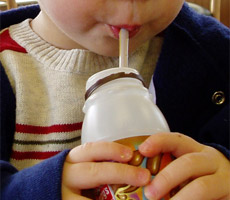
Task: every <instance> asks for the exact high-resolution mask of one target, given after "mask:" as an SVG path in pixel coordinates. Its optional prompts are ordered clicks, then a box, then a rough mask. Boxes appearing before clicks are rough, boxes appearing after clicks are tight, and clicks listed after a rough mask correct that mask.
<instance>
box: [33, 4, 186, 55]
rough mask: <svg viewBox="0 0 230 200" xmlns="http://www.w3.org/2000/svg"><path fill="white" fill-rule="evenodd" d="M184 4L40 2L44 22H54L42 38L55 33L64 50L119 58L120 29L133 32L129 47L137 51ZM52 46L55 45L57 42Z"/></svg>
mask: <svg viewBox="0 0 230 200" xmlns="http://www.w3.org/2000/svg"><path fill="white" fill-rule="evenodd" d="M183 2H184V0H173V1H172V0H56V1H53V0H40V1H39V3H40V6H41V9H42V11H43V12H42V13H41V15H43V17H42V18H43V20H44V19H45V20H46V21H49V19H50V20H51V21H49V22H50V24H49V27H47V28H48V29H49V30H50V31H49V34H50V35H49V36H47V38H46V36H44V35H43V37H44V39H47V40H49V39H48V38H50V37H52V34H53V36H54V35H55V34H56V36H57V35H59V34H60V33H61V34H60V35H59V38H57V39H58V41H57V42H58V46H59V47H61V48H65V49H71V48H80V49H88V50H90V51H93V52H95V53H98V54H101V55H106V56H117V55H118V51H119V42H118V30H119V28H120V27H126V28H128V29H129V30H130V35H131V38H130V47H129V48H130V51H134V50H135V49H136V48H137V47H139V46H140V45H141V44H142V43H144V42H145V41H147V40H149V39H150V38H152V37H153V36H155V35H156V34H158V33H159V32H161V31H162V30H164V29H165V28H166V27H167V26H168V25H169V24H170V23H171V22H172V20H174V18H175V17H176V15H177V14H178V12H179V11H180V9H181V7H182V5H183ZM35 21H36V20H35ZM51 22H52V23H51ZM43 24H46V25H47V23H43ZM39 26H41V24H40V25H38V27H39ZM56 27H57V28H58V29H56ZM41 30H42V29H41ZM60 30H61V31H60ZM57 31H58V32H59V34H58V33H57ZM63 33H64V34H63ZM67 41H68V42H67ZM70 41H71V42H70ZM52 43H54V45H55V41H54V40H53V41H52Z"/></svg>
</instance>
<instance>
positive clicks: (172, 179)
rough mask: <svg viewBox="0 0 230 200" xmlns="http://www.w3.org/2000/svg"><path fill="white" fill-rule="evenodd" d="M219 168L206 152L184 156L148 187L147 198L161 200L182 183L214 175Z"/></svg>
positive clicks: (162, 172)
mask: <svg viewBox="0 0 230 200" xmlns="http://www.w3.org/2000/svg"><path fill="white" fill-rule="evenodd" d="M217 168H218V166H217V164H216V163H215V162H213V159H212V158H211V156H209V154H208V153H206V152H202V153H190V154H186V155H183V156H181V157H180V158H178V159H176V160H174V161H173V162H172V163H170V164H169V165H167V166H166V167H165V168H164V169H163V170H162V171H160V172H159V174H157V176H156V177H155V178H154V179H153V181H152V182H151V183H150V184H149V185H148V186H146V188H145V191H146V196H147V197H152V196H154V197H155V198H156V199H160V197H162V196H164V195H165V194H167V193H168V191H170V190H172V189H173V188H175V187H177V186H178V185H180V184H181V183H183V182H185V181H187V180H189V179H194V178H197V177H200V176H205V175H209V174H214V173H215V172H216V171H217ZM190 192H191V191H190ZM150 199H151V198H150ZM181 199H183V198H181ZM185 199H186V198H185ZM194 199H196V198H194Z"/></svg>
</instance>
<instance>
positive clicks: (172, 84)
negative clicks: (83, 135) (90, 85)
mask: <svg viewBox="0 0 230 200" xmlns="http://www.w3.org/2000/svg"><path fill="white" fill-rule="evenodd" d="M39 6H40V7H38V6H32V7H22V8H19V9H16V10H12V11H8V12H3V13H1V20H2V24H1V25H2V32H1V45H0V47H1V48H0V52H1V53H0V59H1V65H2V66H1V160H2V161H1V198H2V199H39V200H40V199H49V200H50V199H55V200H57V199H64V200H66V199H77V198H80V199H85V198H86V196H87V195H88V194H87V195H86V196H85V190H86V191H87V192H88V193H89V191H90V190H89V189H92V188H95V187H97V186H99V185H103V184H130V185H134V186H146V187H145V194H146V196H147V198H148V199H160V198H161V197H163V196H164V194H166V193H168V192H169V191H170V190H171V189H173V188H175V187H176V186H177V185H179V184H181V183H183V182H185V181H188V180H189V183H188V184H187V185H186V186H185V187H183V188H182V189H181V190H180V191H179V192H178V193H177V194H175V196H174V197H173V198H172V199H186V200H189V199H193V200H194V199H196V200H199V199H202V200H203V199H229V198H230V195H229V180H230V170H229V169H230V164H229V161H228V158H229V150H228V149H229V129H228V127H229V113H228V101H229V99H228V97H229V93H228V92H229V82H228V81H229V79H228V75H229V71H228V70H229V63H228V62H229V41H230V39H229V29H228V28H227V27H225V26H223V25H222V24H220V23H219V22H217V21H216V20H215V19H213V18H212V17H206V16H201V15H199V14H197V13H195V12H194V11H192V10H191V9H190V8H189V7H188V5H187V4H186V3H184V1H183V0H174V1H173V2H172V1H171V0H148V1H141V0H134V1H131V0H122V1H119V0H87V1H85V0H68V1H65V0H59V1H55V3H54V2H53V1H51V0H40V1H39ZM40 9H41V11H40ZM31 18H32V19H31ZM120 28H126V29H127V30H128V31H129V33H130V47H129V48H130V55H129V60H130V61H129V66H130V67H132V68H135V69H137V70H138V71H139V72H140V73H141V75H142V76H143V78H144V79H145V81H146V83H148V84H150V85H152V86H153V83H154V86H155V92H156V103H157V105H158V106H159V108H160V109H161V111H162V112H163V114H164V115H165V117H166V119H167V121H168V123H169V126H170V129H171V131H174V132H175V131H176V132H180V133H160V134H155V135H152V136H150V137H149V138H148V139H147V140H146V141H145V142H143V143H142V144H141V145H140V147H139V151H140V152H141V153H142V154H143V155H144V156H150V157H152V156H154V155H156V154H158V153H160V152H170V153H172V154H173V155H174V156H175V157H176V158H177V159H175V160H174V161H173V162H172V163H171V164H169V165H168V166H167V167H166V168H164V169H163V170H162V171H161V172H160V173H159V174H158V175H157V176H156V178H154V179H153V180H152V181H150V173H149V172H148V170H147V169H140V168H136V167H134V166H129V165H127V164H125V163H127V162H128V161H129V160H130V159H131V157H132V152H131V150H130V149H129V148H127V147H125V146H122V145H119V144H116V143H111V142H96V143H90V144H86V145H79V144H80V132H81V125H82V121H83V113H82V111H81V110H82V106H83V104H84V92H85V90H84V87H85V82H86V80H87V79H88V77H89V76H90V75H92V74H94V73H96V72H98V71H100V70H103V69H107V68H111V67H117V66H118V58H117V56H118V32H119V29H120ZM153 73H154V77H153V79H151V77H152V74H153ZM151 88H153V87H151ZM182 133H183V134H182ZM149 134H151V133H149ZM186 135H187V136H186ZM192 138H193V139H192ZM195 140H196V141H195ZM78 145H79V146H78ZM68 149H72V150H68ZM102 160H103V161H104V162H101V161H102ZM106 160H114V161H117V162H116V163H115V162H114V163H112V162H105V161H106ZM87 192H86V193H87Z"/></svg>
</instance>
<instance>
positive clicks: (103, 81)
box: [82, 67, 171, 200]
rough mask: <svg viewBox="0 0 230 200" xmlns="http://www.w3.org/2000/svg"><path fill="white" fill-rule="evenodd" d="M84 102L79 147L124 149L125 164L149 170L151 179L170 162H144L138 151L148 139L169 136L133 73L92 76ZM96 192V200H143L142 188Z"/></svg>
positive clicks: (160, 159)
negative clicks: (127, 152)
mask: <svg viewBox="0 0 230 200" xmlns="http://www.w3.org/2000/svg"><path fill="white" fill-rule="evenodd" d="M85 99H86V101H85V105H84V107H83V112H84V113H85V118H84V121H83V127H82V143H83V144H84V143H87V142H95V141H116V142H119V143H121V144H124V145H127V146H129V147H131V148H132V149H133V151H134V156H133V158H132V160H131V161H130V162H129V163H128V164H131V165H135V166H140V167H145V168H147V169H149V170H150V172H151V174H152V177H154V176H155V175H156V174H157V173H158V172H159V171H160V170H161V169H162V168H164V167H165V166H166V165H167V164H168V163H169V162H171V156H170V154H161V155H158V156H156V157H154V158H144V157H143V156H142V155H141V154H140V153H139V151H138V145H139V144H141V142H143V140H144V139H146V138H147V137H148V136H149V135H151V134H154V133H158V132H169V127H168V125H167V122H166V120H165V118H164V116H163V115H162V113H161V111H160V110H159V108H158V107H157V106H156V105H155V104H154V103H153V101H152V99H153V96H152V95H151V94H150V93H149V91H148V89H147V88H146V87H145V84H144V82H143V80H142V77H141V76H140V75H139V73H138V72H137V71H136V70H134V69H131V68H127V67H122V68H111V69H108V70H104V71H101V72H98V73H96V74H94V75H93V76H91V77H90V78H89V79H88V81H87V83H86V95H85ZM97 192H98V193H97V194H98V199H119V200H128V199H146V198H145V196H144V191H143V188H142V187H133V186H130V185H127V186H124V185H122V186H119V185H105V186H102V187H100V188H98V189H97ZM170 195H171V194H167V195H166V196H165V197H164V200H166V199H169V198H170Z"/></svg>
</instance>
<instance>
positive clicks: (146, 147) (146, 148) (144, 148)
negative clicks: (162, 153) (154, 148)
mask: <svg viewBox="0 0 230 200" xmlns="http://www.w3.org/2000/svg"><path fill="white" fill-rule="evenodd" d="M139 150H140V151H141V152H143V153H144V152H148V151H150V147H149V145H148V144H146V143H142V144H141V145H140V146H139Z"/></svg>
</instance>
